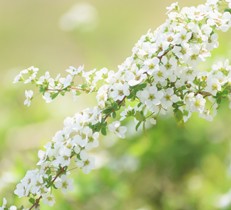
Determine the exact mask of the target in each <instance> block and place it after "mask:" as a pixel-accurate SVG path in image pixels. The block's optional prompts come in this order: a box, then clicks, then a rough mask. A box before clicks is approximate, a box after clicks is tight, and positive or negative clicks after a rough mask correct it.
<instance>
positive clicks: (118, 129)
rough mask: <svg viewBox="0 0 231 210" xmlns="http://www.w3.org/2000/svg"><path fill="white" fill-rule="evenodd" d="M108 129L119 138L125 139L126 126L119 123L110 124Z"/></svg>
mask: <svg viewBox="0 0 231 210" xmlns="http://www.w3.org/2000/svg"><path fill="white" fill-rule="evenodd" d="M108 129H109V130H110V131H111V132H113V133H114V134H116V135H117V136H118V137H119V138H125V133H126V131H127V128H126V127H125V126H121V125H120V122H119V121H115V122H113V123H111V124H109V125H108Z"/></svg>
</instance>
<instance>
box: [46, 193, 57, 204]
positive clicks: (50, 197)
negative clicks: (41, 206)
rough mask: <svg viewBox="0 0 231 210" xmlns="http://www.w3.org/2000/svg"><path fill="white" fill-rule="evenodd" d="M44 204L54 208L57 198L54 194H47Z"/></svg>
mask: <svg viewBox="0 0 231 210" xmlns="http://www.w3.org/2000/svg"><path fill="white" fill-rule="evenodd" d="M43 203H45V204H47V205H48V206H53V205H54V204H55V197H54V196H53V195H52V194H50V193H47V194H45V195H43Z"/></svg>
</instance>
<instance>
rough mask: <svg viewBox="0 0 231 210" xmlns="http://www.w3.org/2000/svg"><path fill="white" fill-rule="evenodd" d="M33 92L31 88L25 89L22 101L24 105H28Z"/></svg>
mask: <svg viewBox="0 0 231 210" xmlns="http://www.w3.org/2000/svg"><path fill="white" fill-rule="evenodd" d="M33 94H34V92H33V91H32V90H25V96H26V100H25V101H24V105H25V106H30V104H31V100H32V98H33Z"/></svg>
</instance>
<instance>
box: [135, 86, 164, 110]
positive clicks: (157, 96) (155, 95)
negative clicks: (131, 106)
mask: <svg viewBox="0 0 231 210" xmlns="http://www.w3.org/2000/svg"><path fill="white" fill-rule="evenodd" d="M163 96H164V94H163V92H162V91H158V90H157V88H156V86H147V87H146V88H145V89H144V90H142V91H139V92H138V93H137V97H138V98H139V99H140V101H141V102H143V103H144V104H146V105H147V106H149V107H153V106H158V105H159V104H160V103H161V99H162V97H163Z"/></svg>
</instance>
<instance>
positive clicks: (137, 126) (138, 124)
mask: <svg viewBox="0 0 231 210" xmlns="http://www.w3.org/2000/svg"><path fill="white" fill-rule="evenodd" d="M141 123H142V122H141V121H140V122H138V123H137V125H136V131H137V130H138V128H139V127H140V125H141Z"/></svg>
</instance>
